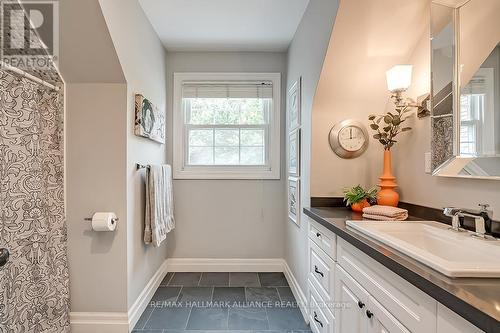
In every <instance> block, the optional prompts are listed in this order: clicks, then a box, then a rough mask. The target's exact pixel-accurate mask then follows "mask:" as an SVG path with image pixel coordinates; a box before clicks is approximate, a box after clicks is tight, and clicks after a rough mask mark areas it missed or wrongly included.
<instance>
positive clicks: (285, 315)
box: [266, 307, 309, 330]
mask: <svg viewBox="0 0 500 333" xmlns="http://www.w3.org/2000/svg"><path fill="white" fill-rule="evenodd" d="M266 311H267V317H268V319H269V328H270V329H271V330H309V327H308V326H307V325H306V322H305V321H304V317H303V316H302V313H301V312H300V310H299V309H298V308H280V307H277V308H267V309H266Z"/></svg>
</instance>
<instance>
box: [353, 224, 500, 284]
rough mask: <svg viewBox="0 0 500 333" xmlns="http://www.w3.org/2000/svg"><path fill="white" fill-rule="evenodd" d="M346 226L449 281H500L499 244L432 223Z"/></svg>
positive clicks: (499, 242) (498, 242)
mask: <svg viewBox="0 0 500 333" xmlns="http://www.w3.org/2000/svg"><path fill="white" fill-rule="evenodd" d="M347 225H348V226H349V227H351V228H353V229H355V230H357V231H359V232H361V233H363V234H365V235H367V236H369V237H371V238H374V239H376V240H377V241H379V242H382V243H384V244H386V245H389V246H390V247H392V248H394V249H396V250H398V251H400V252H403V253H404V254H406V255H408V256H410V257H412V258H414V259H415V260H417V261H420V262H421V263H423V264H425V265H427V266H429V267H431V268H433V269H435V270H437V271H439V272H441V273H443V274H445V275H447V276H450V277H500V241H498V240H497V241H487V240H482V239H476V238H474V237H471V233H469V232H454V231H451V230H448V226H447V225H445V224H442V223H438V222H434V221H415V222H414V221H404V222H392V221H388V222H385V221H383V222H379V221H347Z"/></svg>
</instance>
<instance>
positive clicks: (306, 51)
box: [285, 0, 339, 290]
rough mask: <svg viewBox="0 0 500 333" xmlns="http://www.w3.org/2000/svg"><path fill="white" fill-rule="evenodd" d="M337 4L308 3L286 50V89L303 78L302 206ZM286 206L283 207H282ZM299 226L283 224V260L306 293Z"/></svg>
mask: <svg viewBox="0 0 500 333" xmlns="http://www.w3.org/2000/svg"><path fill="white" fill-rule="evenodd" d="M338 3H339V2H338V1H331V0H311V1H310V2H309V5H308V7H307V10H306V12H305V14H304V17H303V18H302V21H301V23H300V25H299V27H298V29H297V32H296V33H295V36H294V39H293V41H292V43H291V45H290V47H289V49H288V66H287V72H288V78H287V87H289V86H291V85H292V84H293V82H294V81H295V80H296V79H297V78H298V77H299V76H301V77H302V134H301V135H302V137H301V155H302V156H301V157H302V159H301V166H300V170H301V179H302V183H301V188H300V192H301V193H300V194H301V196H300V197H301V205H302V207H306V206H309V205H310V199H309V198H310V182H309V179H310V176H311V174H310V162H311V130H312V127H311V116H312V108H313V101H314V96H315V92H316V87H317V84H318V80H319V77H320V73H321V68H322V66H323V60H324V58H325V54H326V50H327V47H328V43H329V41H330V34H331V31H332V27H333V22H334V21H335V15H336V13H337V9H338ZM285 204H286V203H285ZM301 220H302V223H301V226H300V227H297V226H296V225H295V224H294V223H293V222H290V221H288V218H286V221H287V222H285V242H286V251H285V258H286V261H287V263H288V265H289V266H290V269H291V270H292V273H293V274H294V276H295V278H296V279H297V281H298V283H299V285H300V287H301V288H302V290H307V271H308V268H307V256H308V254H307V251H306V249H307V229H308V223H307V217H306V216H305V215H304V214H303V213H301Z"/></svg>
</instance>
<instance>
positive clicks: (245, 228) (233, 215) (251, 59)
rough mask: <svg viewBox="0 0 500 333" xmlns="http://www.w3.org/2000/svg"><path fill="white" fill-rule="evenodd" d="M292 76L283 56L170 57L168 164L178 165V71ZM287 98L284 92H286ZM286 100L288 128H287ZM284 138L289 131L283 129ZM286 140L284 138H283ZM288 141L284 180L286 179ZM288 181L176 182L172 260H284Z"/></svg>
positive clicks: (177, 54) (226, 54)
mask: <svg viewBox="0 0 500 333" xmlns="http://www.w3.org/2000/svg"><path fill="white" fill-rule="evenodd" d="M285 71H286V55H285V54H283V53H168V54H167V87H168V90H167V91H168V93H167V105H168V112H167V114H168V118H167V124H168V127H167V132H168V144H167V155H168V160H169V161H170V162H171V161H172V115H173V112H177V110H173V109H172V108H173V102H172V92H173V74H174V72H280V73H282V82H283V85H282V88H284V83H285V82H286V78H285ZM282 95H284V89H283V93H282ZM284 110H285V107H284V100H283V101H282V117H281V118H282V125H283V124H284ZM281 133H282V134H283V133H284V127H283V126H282V128H281ZM282 137H283V135H282ZM284 151H285V150H284V141H283V140H282V175H283V174H284V173H283V172H284V164H285V163H284V162H283V158H284ZM284 191H285V180H284V178H283V177H282V178H281V180H176V181H174V202H175V218H176V224H177V225H176V229H175V231H174V235H173V236H174V237H170V239H169V242H168V247H169V257H177V258H283V255H284V247H285V245H284V236H283V223H284V221H285V220H286V217H285V192H284Z"/></svg>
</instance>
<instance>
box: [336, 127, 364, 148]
mask: <svg viewBox="0 0 500 333" xmlns="http://www.w3.org/2000/svg"><path fill="white" fill-rule="evenodd" d="M338 140H339V144H340V146H341V147H342V148H344V149H345V150H347V151H351V152H355V151H358V150H360V149H361V148H362V147H363V145H364V144H365V141H366V137H365V135H364V133H363V131H362V130H361V128H359V127H357V126H346V127H343V128H342V129H341V130H340V131H339V138H338Z"/></svg>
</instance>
